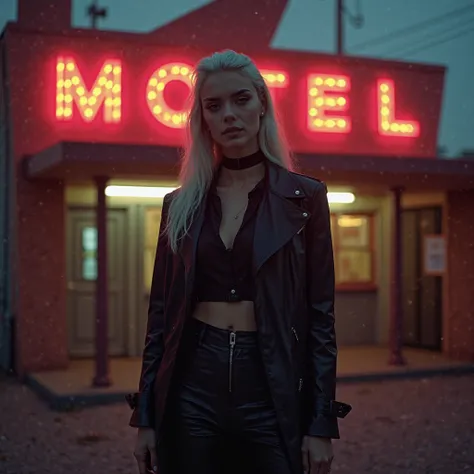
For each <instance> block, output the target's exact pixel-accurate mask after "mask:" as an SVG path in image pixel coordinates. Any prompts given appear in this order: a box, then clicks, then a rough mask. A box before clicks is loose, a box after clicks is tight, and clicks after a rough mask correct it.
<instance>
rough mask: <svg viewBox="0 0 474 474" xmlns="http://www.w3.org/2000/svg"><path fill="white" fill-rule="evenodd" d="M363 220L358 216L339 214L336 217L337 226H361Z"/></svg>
mask: <svg viewBox="0 0 474 474" xmlns="http://www.w3.org/2000/svg"><path fill="white" fill-rule="evenodd" d="M362 224H363V221H362V219H361V218H360V217H354V216H340V217H339V218H338V219H337V225H338V226H339V227H362Z"/></svg>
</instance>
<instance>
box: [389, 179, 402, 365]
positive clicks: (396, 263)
mask: <svg viewBox="0 0 474 474" xmlns="http://www.w3.org/2000/svg"><path fill="white" fill-rule="evenodd" d="M391 191H392V196H393V200H392V202H393V206H392V216H393V221H392V236H393V239H392V240H393V245H392V252H391V257H392V259H391V260H392V261H391V268H390V271H391V278H390V356H389V361H388V363H389V364H390V365H406V361H405V359H404V357H403V353H402V346H403V309H402V281H403V278H402V261H403V256H402V193H403V188H400V187H397V188H393V189H392V190H391Z"/></svg>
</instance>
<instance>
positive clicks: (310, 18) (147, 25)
mask: <svg viewBox="0 0 474 474" xmlns="http://www.w3.org/2000/svg"><path fill="white" fill-rule="evenodd" d="M236 1H238V0H236ZM255 1H256V2H257V0H255ZM335 2H336V0H289V6H288V8H287V11H286V13H285V15H284V17H283V20H282V22H281V24H280V27H279V30H278V31H277V33H276V36H275V38H274V42H273V46H274V47H276V48H291V49H300V50H310V51H323V52H334V50H335V18H334V12H335ZM90 3H91V0H74V1H73V4H74V13H73V25H74V26H81V27H87V26H89V24H90V20H89V19H88V18H87V16H86V14H85V12H86V8H87V5H88V4H90ZM206 3H210V2H209V1H205V0H173V1H166V2H165V1H163V0H161V1H160V0H136V2H134V4H133V7H132V6H131V5H132V2H131V1H130V0H99V5H100V6H105V7H108V9H109V16H108V18H107V19H106V20H105V21H102V22H100V27H101V28H104V29H111V30H126V31H136V32H146V31H149V30H151V29H154V28H156V27H158V26H160V25H162V24H165V23H167V22H169V21H171V20H173V19H175V18H177V17H179V16H182V15H183V14H185V13H187V12H188V11H190V10H192V9H195V8H198V7H200V6H202V5H205V4H206ZM346 5H347V7H348V9H349V10H350V11H351V12H353V13H355V12H356V11H357V6H358V5H360V6H361V10H362V13H363V15H364V17H365V24H364V26H363V28H361V29H355V28H354V27H353V26H351V25H350V23H349V22H347V23H346V24H347V27H346V52H347V53H349V54H360V55H366V56H373V57H381V58H396V59H401V60H407V61H415V62H426V63H434V64H441V65H445V66H447V67H448V72H447V81H446V89H445V94H444V103H443V115H442V122H441V129H440V136H439V144H440V145H441V146H446V147H447V148H448V153H449V155H450V156H454V155H457V154H458V153H459V152H460V151H461V150H463V149H471V150H474V90H473V85H472V84H473V78H474V0H456V1H455V2H454V1H453V0H416V1H415V0H397V1H396V2H394V1H393V0H346ZM15 15H16V0H0V28H3V25H4V23H5V22H6V21H8V20H13V19H14V18H15ZM429 20H433V21H429ZM412 25H413V26H414V27H413V28H412V29H409V28H410V27H411V26H412ZM401 29H404V30H406V31H404V32H403V33H402V34H397V32H398V31H399V30H401ZM392 33H393V39H392V40H390V41H387V40H385V39H384V38H385V37H387V36H388V35H392ZM366 42H370V44H368V45H367V47H366V48H360V47H358V45H361V44H363V43H366Z"/></svg>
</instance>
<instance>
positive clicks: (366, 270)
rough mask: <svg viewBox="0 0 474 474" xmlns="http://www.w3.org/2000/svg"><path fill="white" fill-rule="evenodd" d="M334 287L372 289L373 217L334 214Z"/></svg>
mask: <svg viewBox="0 0 474 474" xmlns="http://www.w3.org/2000/svg"><path fill="white" fill-rule="evenodd" d="M331 228H332V235H333V245H334V266H335V272H336V285H337V287H338V288H339V289H361V290H363V289H372V288H373V287H374V285H375V275H374V268H375V266H374V242H373V240H374V239H373V230H374V229H373V216H371V215H367V214H333V215H331Z"/></svg>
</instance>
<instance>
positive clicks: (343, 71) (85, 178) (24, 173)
mask: <svg viewBox="0 0 474 474" xmlns="http://www.w3.org/2000/svg"><path fill="white" fill-rule="evenodd" d="M226 1H227V4H228V5H230V6H228V8H229V9H230V8H236V7H235V5H234V3H233V2H231V1H229V0H226ZM26 3H27V2H26V1H25V2H23V0H20V2H19V18H18V21H17V22H15V23H10V24H8V25H7V26H6V28H5V30H4V31H3V35H2V37H1V40H0V48H1V50H0V51H1V52H0V72H1V76H0V114H1V115H0V117H1V128H0V145H1V147H0V167H1V168H0V169H1V173H0V176H1V185H0V190H1V194H0V196H1V200H0V202H1V211H0V216H1V224H0V234H1V241H2V242H3V249H2V250H3V251H2V253H1V257H0V275H1V280H0V348H1V351H0V354H1V359H0V363H1V366H2V367H3V368H4V369H7V370H13V371H14V372H15V373H16V374H17V375H18V376H19V377H20V378H26V379H27V380H36V382H38V381H40V382H39V384H43V385H46V386H48V384H49V386H48V387H49V389H50V390H53V391H54V390H60V389H61V387H62V389H63V390H66V388H65V385H67V386H68V387H71V386H73V387H75V389H77V390H79V389H80V390H82V389H83V390H86V391H87V390H88V389H89V388H90V387H91V386H96V387H104V386H110V387H112V388H111V390H112V389H113V387H115V388H116V389H117V390H120V389H123V391H128V390H134V389H135V388H136V387H135V384H136V380H137V377H138V371H139V364H140V355H141V351H142V347H143V340H144V334H145V326H146V317H147V306H148V297H149V291H150V284H151V275H152V267H153V261H154V253H155V246H156V239H157V234H158V226H159V221H160V213H161V205H162V197H163V195H164V194H165V193H167V192H169V191H170V190H172V189H173V188H175V187H176V186H177V185H178V183H177V172H178V163H179V146H180V144H181V143H182V138H183V125H184V119H185V116H186V111H187V109H186V107H187V103H186V97H187V94H188V92H189V87H190V85H191V79H190V71H191V69H192V67H193V65H194V64H195V63H196V61H197V60H198V59H199V58H200V57H202V56H203V55H207V54H209V53H211V52H213V51H214V50H218V49H222V48H224V47H229V45H230V47H232V48H233V49H238V50H241V51H245V52H246V53H248V54H249V55H251V56H252V57H253V58H254V59H255V61H256V63H257V65H258V66H259V68H260V69H261V70H262V71H263V73H264V75H265V79H266V81H267V84H268V86H269V87H270V89H271V92H272V94H273V97H274V100H275V104H276V108H277V110H278V112H279V114H280V117H281V119H282V124H283V127H284V129H285V131H286V134H287V137H288V140H289V143H290V145H291V148H292V150H293V152H294V153H295V154H296V156H297V159H298V163H299V169H300V170H301V171H302V172H304V173H306V174H309V175H312V176H315V177H317V178H318V179H322V180H324V181H325V182H326V183H327V185H328V191H329V192H328V198H329V201H330V207H331V213H332V230H333V238H334V256H335V265H336V278H337V294H336V319H337V335H338V345H339V348H340V357H339V359H340V364H341V365H340V368H339V373H340V375H341V377H344V376H347V377H350V376H353V375H357V374H366V375H369V376H370V375H373V374H374V373H380V372H387V373H394V372H406V371H410V370H430V369H433V368H436V369H439V368H441V369H446V368H453V367H455V368H463V367H464V368H470V369H472V367H473V362H474V309H473V308H474V292H473V287H474V245H473V243H474V225H473V224H472V222H473V218H474V211H473V210H474V162H473V161H472V160H471V161H469V160H467V159H466V160H461V159H460V160H457V159H456V160H455V159H449V160H447V159H440V158H438V157H437V155H436V150H437V143H438V141H437V138H438V129H439V122H440V117H441V106H442V100H443V90H444V82H445V75H446V71H445V68H444V67H442V66H437V65H426V64H412V63H410V64H406V63H403V62H389V61H382V60H376V59H367V58H358V57H343V58H338V57H336V56H332V55H327V54H318V53H308V52H298V51H286V50H274V49H270V48H269V47H268V46H267V44H268V38H263V39H261V38H260V36H258V35H259V34H260V32H261V31H262V28H261V26H259V25H258V24H256V25H255V28H254V30H252V28H253V26H252V25H248V28H249V34H248V35H247V36H246V37H245V38H241V37H240V36H239V35H237V36H236V35H234V36H230V37H229V34H232V28H234V26H232V27H229V28H230V33H229V34H227V27H224V26H223V22H224V20H222V25H221V27H220V28H221V30H222V31H221V30H219V28H216V30H215V32H214V33H212V32H211V33H210V32H209V31H206V33H205V34H206V35H208V36H209V35H210V34H213V38H209V37H207V36H205V34H204V33H203V32H202V31H200V32H198V33H199V34H200V35H201V36H199V34H198V36H197V40H196V41H195V44H194V43H193V46H192V47H185V46H184V45H186V44H188V42H190V41H191V39H189V38H188V37H187V36H186V35H185V34H184V33H182V32H183V31H187V30H186V25H187V26H188V28H191V26H192V25H197V24H202V23H203V22H205V19H206V18H209V16H213V18H220V17H219V15H223V14H222V12H221V11H220V10H218V8H217V7H218V4H219V5H221V4H223V3H224V2H217V3H216V4H212V3H211V4H209V5H207V6H206V7H203V8H202V9H200V10H196V11H194V12H192V13H190V14H189V15H187V16H184V17H182V18H180V19H178V20H176V21H175V22H173V23H171V24H169V25H166V26H164V27H163V28H161V29H160V30H157V31H156V32H152V33H150V34H132V33H123V32H107V31H92V30H78V29H73V28H72V27H71V26H70V17H71V12H70V1H66V0H61V1H59V0H56V1H53V0H47V1H46V0H36V4H37V7H35V8H37V10H35V8H33V7H31V6H29V7H28V8H27V7H26ZM247 3H248V2H247V1H246V0H245V1H244V0H242V3H239V5H240V7H239V8H244V7H245V5H247ZM250 3H251V2H250ZM285 3H286V2H280V4H281V5H280V7H279V9H278V8H276V7H274V8H273V9H272V12H270V13H268V15H267V21H268V22H270V23H271V22H272V21H273V22H274V23H275V26H274V27H272V26H271V25H270V26H268V28H269V29H270V33H271V32H272V28H273V29H275V28H276V25H277V21H279V17H280V15H281V13H282V11H283V7H284V4H285ZM51 4H54V5H55V7H56V8H55V9H49V10H48V7H49V6H50V5H51ZM282 5H283V6H282ZM212 8H214V10H212ZM245 8H246V7H245ZM252 8H253V7H252ZM262 8H263V7H262ZM41 9H43V10H41ZM38 12H40V13H41V12H43V13H44V12H46V13H47V14H46V13H45V14H39V13H38ZM272 15H273V16H275V18H273V16H272ZM231 17H232V15H231ZM255 21H256V20H255ZM217 23H219V22H217ZM219 24H220V23H219ZM191 29H192V28H191ZM213 31H214V30H213ZM189 34H191V33H189ZM193 34H194V33H193ZM226 35H227V36H226ZM252 35H253V36H252ZM221 36H222V37H223V38H224V39H223V40H219V41H217V40H215V38H217V37H221ZM176 38H178V39H179V40H180V41H181V43H180V42H179V41H178V39H176ZM193 38H194V39H195V38H196V36H193ZM236 38H237V39H236ZM239 41H240V43H239ZM262 41H266V43H265V44H261V42H262ZM453 120H455V117H453ZM48 374H49V375H48ZM58 374H60V375H58ZM48 377H49V378H48ZM75 377H76V378H75ZM81 377H82V378H81ZM78 379H80V382H77V380H78ZM55 384H56V385H55ZM61 384H62V385H61ZM74 384H76V385H74ZM51 387H52V388H51ZM58 387H59V388H58ZM78 387H80V388H78ZM117 387H118V388H117ZM91 390H92V389H91ZM66 391H67V390H66Z"/></svg>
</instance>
